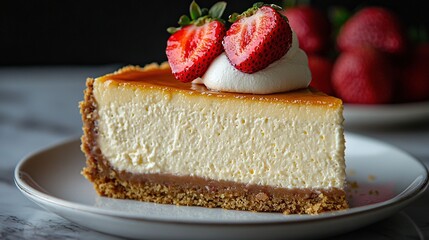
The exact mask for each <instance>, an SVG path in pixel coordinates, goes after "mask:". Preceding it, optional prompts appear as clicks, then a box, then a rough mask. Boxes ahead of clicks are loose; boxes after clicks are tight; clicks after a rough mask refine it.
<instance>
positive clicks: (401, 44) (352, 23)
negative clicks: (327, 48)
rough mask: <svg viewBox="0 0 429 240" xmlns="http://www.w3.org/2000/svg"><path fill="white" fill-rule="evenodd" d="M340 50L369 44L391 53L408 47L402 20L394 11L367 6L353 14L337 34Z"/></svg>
mask: <svg viewBox="0 0 429 240" xmlns="http://www.w3.org/2000/svg"><path fill="white" fill-rule="evenodd" d="M337 45H338V48H339V50H340V51H348V50H351V49H353V48H358V47H362V46H365V45H369V46H372V47H375V48H377V49H379V50H382V51H384V52H387V53H391V54H402V53H404V52H405V51H406V49H407V38H406V34H405V33H404V28H403V25H402V22H401V21H400V20H399V18H398V17H397V15H395V14H394V13H393V12H392V11H390V10H388V9H386V8H381V7H365V8H363V9H361V10H360V11H358V12H357V13H356V14H355V15H353V16H352V17H351V18H350V19H349V20H348V21H347V22H346V23H345V24H344V25H343V26H342V28H341V30H340V32H339V34H338V36H337Z"/></svg>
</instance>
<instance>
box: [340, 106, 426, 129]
mask: <svg viewBox="0 0 429 240" xmlns="http://www.w3.org/2000/svg"><path fill="white" fill-rule="evenodd" d="M344 118H345V119H346V120H345V124H346V127H349V126H350V127H356V126H381V125H390V126H391V125H399V124H407V123H412V122H417V121H422V120H425V119H428V120H429V101H427V102H415V103H398V104H385V105H364V104H344Z"/></svg>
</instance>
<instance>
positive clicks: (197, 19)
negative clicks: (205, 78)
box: [166, 2, 226, 82]
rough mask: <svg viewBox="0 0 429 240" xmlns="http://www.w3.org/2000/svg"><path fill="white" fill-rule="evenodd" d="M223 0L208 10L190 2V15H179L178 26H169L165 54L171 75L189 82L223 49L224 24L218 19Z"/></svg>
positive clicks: (202, 72)
mask: <svg viewBox="0 0 429 240" xmlns="http://www.w3.org/2000/svg"><path fill="white" fill-rule="evenodd" d="M225 7H226V3H225V2H218V3H216V4H215V5H213V7H211V8H210V10H207V9H200V7H199V6H198V5H197V4H196V3H195V2H192V3H191V6H190V15H191V19H192V20H191V19H189V17H188V16H186V15H183V16H182V17H180V19H179V24H180V25H181V27H179V28H169V29H167V31H168V32H170V33H172V35H171V36H170V37H169V39H168V41H167V48H166V54H167V58H168V63H169V64H170V67H171V71H172V73H173V75H174V77H175V78H176V79H178V80H180V81H182V82H190V81H192V80H194V79H195V78H197V77H201V76H202V75H203V74H204V73H205V72H206V70H207V68H208V67H209V65H210V63H211V62H212V61H213V60H214V59H215V58H216V57H217V56H218V55H219V54H221V53H222V52H223V48H222V39H223V37H224V36H225V32H226V28H225V25H224V21H223V20H222V19H220V17H221V16H222V14H223V11H224V10H225Z"/></svg>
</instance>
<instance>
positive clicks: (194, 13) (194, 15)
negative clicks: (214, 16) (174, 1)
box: [189, 1, 202, 20]
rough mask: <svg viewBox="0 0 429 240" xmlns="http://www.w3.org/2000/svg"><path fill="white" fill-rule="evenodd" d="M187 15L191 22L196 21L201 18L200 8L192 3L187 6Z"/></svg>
mask: <svg viewBox="0 0 429 240" xmlns="http://www.w3.org/2000/svg"><path fill="white" fill-rule="evenodd" d="M189 13H190V15H191V19H192V20H196V19H198V18H199V17H201V14H202V12H201V8H200V6H198V4H197V3H196V2H195V1H192V3H191V5H190V6H189Z"/></svg>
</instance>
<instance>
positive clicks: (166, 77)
mask: <svg viewBox="0 0 429 240" xmlns="http://www.w3.org/2000/svg"><path fill="white" fill-rule="evenodd" d="M98 80H101V81H110V83H114V84H119V85H123V84H125V85H130V86H133V87H136V88H152V89H153V88H158V89H161V90H163V91H170V92H171V91H176V92H182V93H187V94H189V95H195V94H200V95H206V96H210V97H217V98H236V99H243V100H253V101H267V102H283V103H293V104H305V105H322V106H326V107H333V108H337V107H340V106H341V105H342V101H341V100H340V99H338V98H335V97H332V96H328V95H326V94H324V93H322V92H320V91H317V90H316V89H313V88H311V87H309V88H305V89H300V90H296V91H291V92H284V93H274V94H244V93H230V92H218V91H213V90H210V89H207V88H206V87H205V86H204V85H203V84H193V83H190V82H188V83H183V82H180V81H179V80H176V79H175V78H174V76H173V74H172V73H171V70H170V67H169V66H168V64H167V63H163V64H161V65H158V64H149V65H146V66H145V67H144V68H142V67H138V66H128V67H124V68H122V69H120V70H118V71H116V72H114V73H112V74H108V75H105V76H103V77H100V78H98Z"/></svg>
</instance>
